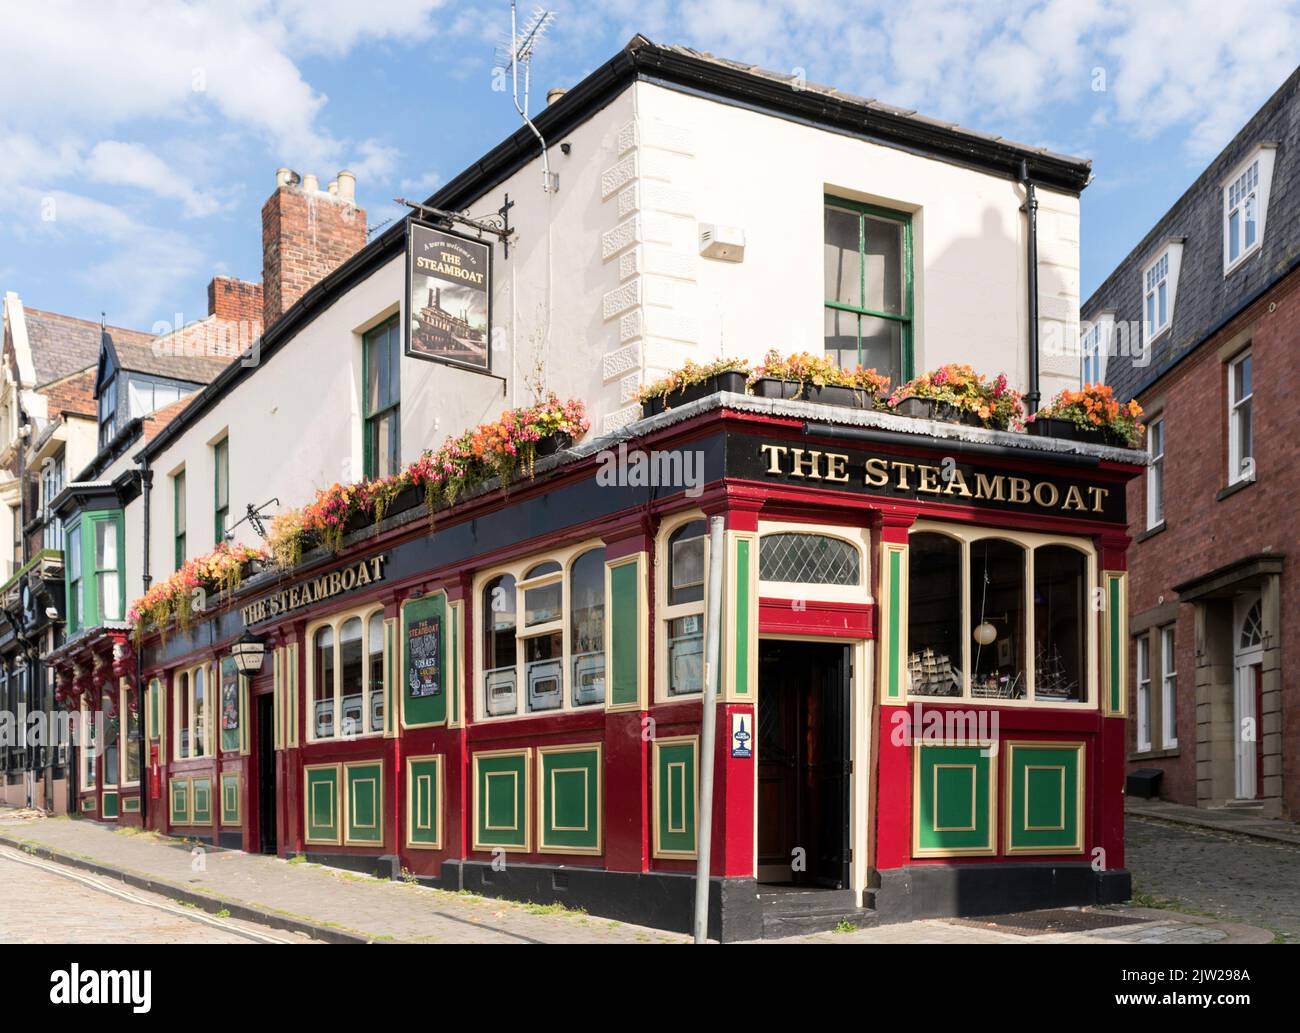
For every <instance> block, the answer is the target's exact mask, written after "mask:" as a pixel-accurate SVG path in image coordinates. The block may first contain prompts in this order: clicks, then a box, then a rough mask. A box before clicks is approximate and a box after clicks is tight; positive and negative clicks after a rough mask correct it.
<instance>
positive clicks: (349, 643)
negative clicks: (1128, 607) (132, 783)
mask: <svg viewBox="0 0 1300 1033" xmlns="http://www.w3.org/2000/svg"><path fill="white" fill-rule="evenodd" d="M634 459H635V460H639V461H638V462H633V460H634ZM688 461H689V462H696V463H697V464H699V465H697V466H696V468H695V469H696V470H698V471H699V473H700V475H701V476H700V477H699V478H697V479H693V480H692V481H691V483H690V484H689V485H684V484H683V483H681V478H680V477H678V478H676V483H673V481H674V471H680V470H682V469H684V468H685V466H684V464H685V463H687V462H688ZM1143 462H1144V459H1143V456H1142V455H1141V454H1140V453H1137V452H1133V451H1128V450H1123V449H1116V448H1110V447H1106V446H1100V445H1091V444H1082V443H1075V442H1067V441H1058V440H1054V439H1048V438H1040V437H1030V436H1028V435H1025V434H1013V433H1004V432H999V431H991V430H983V429H976V428H971V427H966V426H957V425H948V424H940V423H933V422H930V421H926V420H917V419H909V418H905V417H901V416H896V415H893V414H885V413H876V412H869V411H862V410H856V409H849V408H838V407H833V406H827V405H820V404H814V403H811V402H806V401H778V400H769V399H758V398H754V397H751V396H745V395H738V394H729V393H720V394H714V395H711V396H708V397H705V398H703V399H700V400H697V401H695V402H692V403H690V404H688V405H684V406H681V407H678V408H674V409H671V410H669V411H667V412H663V413H660V414H659V415H656V416H653V417H650V418H646V419H642V420H639V421H637V422H634V423H632V424H631V425H629V426H628V427H626V428H624V429H623V430H622V431H621V432H619V433H617V434H615V435H606V436H604V437H600V438H594V439H589V440H587V441H584V442H581V443H579V444H577V445H575V446H574V447H572V448H570V449H568V450H565V451H562V452H560V453H559V454H557V455H555V456H551V457H548V458H545V459H541V460H539V461H538V463H537V467H536V475H535V478H534V479H533V480H531V481H524V482H521V483H517V484H514V485H512V486H511V487H510V488H509V490H508V492H503V491H501V490H500V489H499V488H497V487H496V486H495V485H494V484H488V485H486V486H483V487H481V488H480V489H479V490H477V491H475V492H472V493H470V494H469V495H467V496H465V497H464V498H462V499H460V500H459V501H458V502H457V503H456V504H455V505H454V506H452V507H450V508H447V509H445V510H442V511H440V512H439V513H438V514H437V516H436V521H435V522H434V523H433V525H432V526H431V524H430V519H429V517H428V515H427V514H426V512H425V509H424V507H423V505H422V504H415V505H412V506H411V507H410V508H408V509H407V510H406V511H405V512H397V513H395V514H392V515H390V516H388V517H387V518H386V519H385V520H384V521H383V522H382V523H381V524H379V525H377V526H375V527H369V526H367V527H360V528H357V529H356V530H354V531H353V532H352V533H350V534H349V535H348V536H347V537H346V538H345V539H344V541H343V545H342V548H341V550H340V551H339V552H338V553H332V552H330V551H328V550H323V549H322V550H317V551H315V552H313V553H310V554H308V555H307V556H305V557H304V558H303V561H302V563H301V564H300V565H299V566H298V567H297V568H295V569H294V570H293V571H291V572H288V573H284V572H280V571H277V570H266V571H262V572H260V573H257V574H255V575H254V576H252V577H251V578H249V579H247V580H245V581H244V583H243V584H242V585H241V587H240V588H239V589H238V590H237V591H236V592H235V593H234V594H233V596H231V597H229V598H223V599H222V600H220V602H219V605H217V606H215V607H213V608H211V609H210V610H209V611H208V612H207V613H205V614H200V615H196V619H195V620H194V622H193V623H192V624H191V625H190V626H189V627H188V628H186V629H184V630H181V629H178V628H173V629H171V630H170V631H169V633H168V634H167V635H166V636H165V637H164V636H160V635H158V634H157V633H151V634H150V635H149V636H148V637H146V638H145V639H144V641H143V642H142V644H141V646H140V649H139V654H138V656H136V655H135V654H134V653H133V651H132V646H131V644H130V642H129V641H127V640H126V639H125V637H123V638H122V639H121V640H114V642H113V643H111V644H107V645H106V646H105V651H104V653H103V658H102V659H103V661H104V666H102V667H101V666H100V665H99V664H96V665H95V667H94V669H93V670H86V671H81V672H80V673H79V674H78V675H77V678H78V679H80V680H83V681H84V682H85V690H86V692H87V693H90V694H93V693H99V694H100V697H101V698H108V696H107V695H105V693H104V688H105V686H111V685H114V684H120V685H121V686H122V687H123V690H124V693H125V694H126V695H129V694H130V692H131V690H132V689H134V687H135V686H137V685H138V686H139V687H140V688H142V690H143V695H142V697H141V706H140V712H141V714H142V717H143V734H144V737H145V740H146V743H147V747H148V751H147V756H148V757H149V758H150V759H149V762H148V769H147V770H146V771H145V772H144V774H145V778H144V783H143V784H144V785H145V786H146V790H145V795H146V796H147V799H146V801H145V812H146V815H147V817H146V819H145V823H146V825H147V826H148V827H150V828H153V829H156V830H158V831H159V832H163V833H169V834H172V835H176V836H182V837H185V838H189V839H197V840H201V841H203V842H206V843H211V844H216V845H219V846H222V847H232V848H242V849H244V850H249V851H260V852H263V853H275V854H278V855H280V856H281V857H293V856H296V855H305V856H306V857H307V858H308V859H309V860H312V861H317V862H320V863H324V864H328V865H334V866H339V867H345V868H351V869H356V870H361V871H367V872H371V873H374V874H378V875H381V876H386V877H393V878H396V877H398V876H399V875H402V874H404V873H410V874H411V875H413V876H414V877H416V878H417V879H418V880H419V881H420V882H421V883H423V884H427V885H434V886H439V887H443V888H447V889H457V890H459V889H465V890H470V891H473V892H475V893H480V894H485V895H488V896H500V897H507V898H513V899H518V900H531V901H537V902H552V901H559V902H562V903H564V904H566V905H568V906H571V907H580V908H584V909H586V910H587V911H588V912H591V913H593V914H597V915H602V916H609V917H611V918H617V919H621V920H627V921H634V922H638V923H642V924H650V925H655V926H659V927H663V928H672V929H688V928H689V927H690V920H691V908H692V893H693V885H694V881H693V880H694V869H695V857H696V844H697V832H698V829H697V822H696V816H697V811H698V808H699V800H698V789H699V781H700V755H701V754H700V751H701V749H702V748H707V749H712V750H714V751H715V754H714V755H715V757H716V769H715V771H716V773H715V795H714V800H713V835H712V861H711V871H712V884H711V905H710V929H711V935H714V936H718V937H720V938H722V939H723V940H726V941H731V940H739V939H749V938H755V937H759V936H762V935H764V934H765V933H766V934H767V935H780V934H783V933H784V934H789V933H791V932H795V931H800V930H806V929H810V928H819V927H829V926H830V925H833V924H835V922H836V921H838V920H841V919H848V920H850V921H853V922H856V923H857V924H859V925H863V924H868V923H870V922H888V921H903V920H908V919H912V918H920V917H927V916H942V915H978V914H987V913H995V912H1003V911H1009V910H1020V909H1025V908H1035V907H1050V906H1061V905H1076V904H1092V903H1108V902H1116V901H1121V900H1124V899H1126V898H1127V897H1128V895H1129V890H1130V880H1129V875H1128V872H1127V871H1126V870H1125V867H1124V840H1123V800H1122V788H1123V778H1124V763H1125V738H1124V723H1125V699H1126V696H1125V686H1124V677H1125V674H1124V672H1125V671H1126V653H1125V643H1126V617H1125V592H1126V574H1125V550H1126V547H1127V545H1128V537H1127V533H1126V515H1125V485H1126V483H1127V482H1128V481H1129V480H1130V479H1131V478H1133V477H1134V476H1135V475H1137V474H1138V473H1139V472H1140V469H1141V464H1142V463H1143ZM665 474H667V476H665ZM399 508H400V507H399ZM713 516H720V517H722V518H723V519H724V521H725V537H724V541H725V550H726V554H725V557H724V571H725V574H724V585H725V589H724V595H723V599H722V601H721V608H720V612H721V619H722V624H723V626H722V628H721V641H722V665H721V666H722V670H721V674H720V683H719V697H718V704H717V705H718V708H719V713H718V721H717V725H716V727H717V738H716V741H715V742H714V743H711V744H701V742H700V729H701V692H702V688H703V679H704V677H705V665H704V663H703V656H704V651H705V642H706V632H707V629H706V627H705V621H706V588H705V586H706V582H707V570H708V567H709V555H708V552H709V545H708V536H707V527H708V521H709V519H710V518H711V517H713ZM243 667H246V668H247V669H248V670H250V671H251V672H252V673H251V674H249V675H248V676H244V675H242V674H241V673H240V671H241V668H243ZM134 670H138V671H139V675H138V680H136V676H135V675H134V673H133V672H134ZM115 679H120V681H115ZM125 706H126V707H127V708H128V709H129V706H130V704H129V702H128V703H126V704H125ZM792 890H807V891H808V892H807V893H792V892H790V891H792ZM814 891H817V892H814Z"/></svg>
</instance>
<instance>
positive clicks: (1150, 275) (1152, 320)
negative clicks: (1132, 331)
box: [1142, 251, 1173, 340]
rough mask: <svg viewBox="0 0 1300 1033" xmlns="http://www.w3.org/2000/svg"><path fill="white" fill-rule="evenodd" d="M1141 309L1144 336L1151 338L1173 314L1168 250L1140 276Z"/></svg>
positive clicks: (1161, 329)
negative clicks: (1144, 317) (1144, 329)
mask: <svg viewBox="0 0 1300 1033" xmlns="http://www.w3.org/2000/svg"><path fill="white" fill-rule="evenodd" d="M1142 281H1143V286H1142V297H1143V310H1144V312H1145V313H1146V321H1145V324H1144V326H1145V328H1146V338H1147V340H1151V339H1152V338H1153V337H1155V336H1157V335H1158V334H1161V333H1163V332H1164V331H1165V330H1166V329H1168V327H1169V320H1170V319H1171V318H1172V316H1173V302H1172V299H1171V298H1170V284H1169V252H1168V251H1166V252H1165V253H1164V254H1162V255H1161V256H1160V257H1159V258H1157V259H1156V260H1155V261H1154V262H1152V263H1151V264H1150V265H1149V266H1147V269H1146V272H1145V273H1144V274H1143V277H1142Z"/></svg>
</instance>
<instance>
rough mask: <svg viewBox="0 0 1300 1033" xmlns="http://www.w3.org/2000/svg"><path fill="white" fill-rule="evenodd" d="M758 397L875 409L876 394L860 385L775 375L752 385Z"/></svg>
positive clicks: (762, 378)
mask: <svg viewBox="0 0 1300 1033" xmlns="http://www.w3.org/2000/svg"><path fill="white" fill-rule="evenodd" d="M750 387H751V390H752V391H753V392H754V395H755V397H757V398H782V399H789V400H793V401H800V402H816V403H818V404H819V405H839V406H843V407H845V408H849V409H874V408H875V407H876V396H875V395H874V394H873V393H872V392H870V391H868V390H866V389H864V388H860V387H844V386H842V385H840V384H826V385H825V386H823V387H818V386H817V385H816V384H805V383H801V382H799V381H798V380H778V379H776V378H775V377H760V378H759V379H758V380H755V381H754V382H753V384H751V385H750Z"/></svg>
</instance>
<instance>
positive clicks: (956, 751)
mask: <svg viewBox="0 0 1300 1033" xmlns="http://www.w3.org/2000/svg"><path fill="white" fill-rule="evenodd" d="M916 763H917V765H918V766H919V778H918V785H917V790H918V792H917V811H916V821H917V828H916V841H917V846H918V847H919V848H920V849H921V850H922V851H927V850H960V851H979V850H988V849H990V848H991V847H992V845H993V830H992V828H991V827H990V816H989V811H990V807H989V803H990V800H989V775H990V765H991V764H992V763H993V759H992V758H991V757H986V756H984V754H983V751H982V749H981V747H979V746H938V745H935V746H924V745H923V746H921V748H920V751H919V754H918V756H917V759H916Z"/></svg>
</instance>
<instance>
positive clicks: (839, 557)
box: [758, 532, 862, 585]
mask: <svg viewBox="0 0 1300 1033" xmlns="http://www.w3.org/2000/svg"><path fill="white" fill-rule="evenodd" d="M758 578H759V580H760V581H782V582H787V583H794V584H801V585H859V584H861V583H862V573H861V564H860V561H859V557H858V550H857V549H856V548H855V547H854V546H853V544H852V543H850V542H846V541H845V540H844V539H843V538H834V537H832V536H831V535H827V534H807V533H800V532H782V533H779V534H765V535H763V538H762V541H761V542H760V543H759V549H758Z"/></svg>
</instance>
